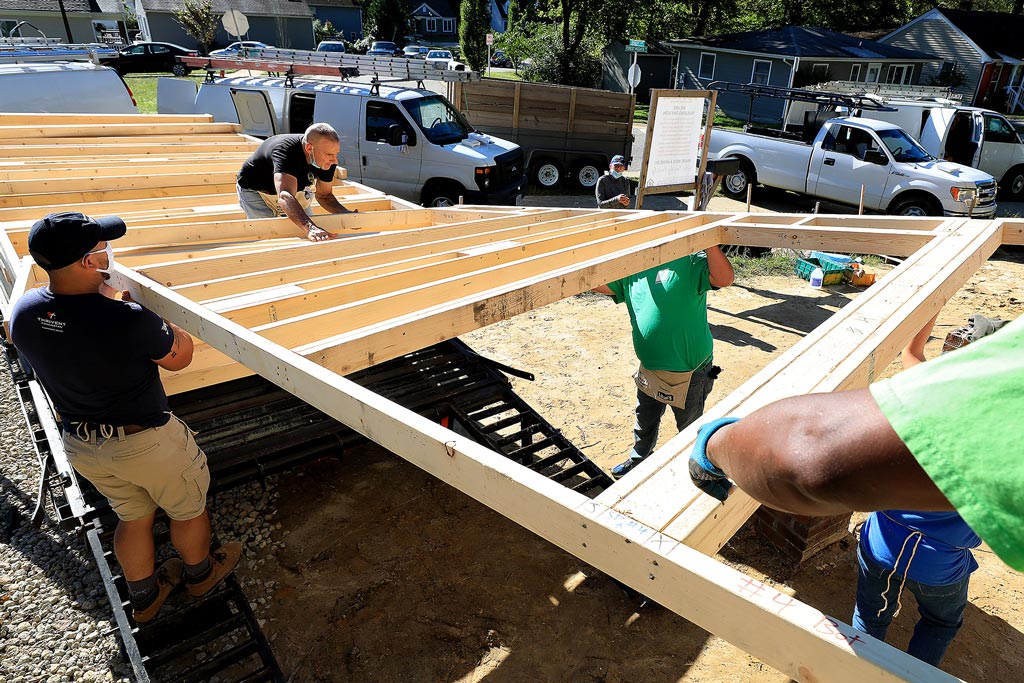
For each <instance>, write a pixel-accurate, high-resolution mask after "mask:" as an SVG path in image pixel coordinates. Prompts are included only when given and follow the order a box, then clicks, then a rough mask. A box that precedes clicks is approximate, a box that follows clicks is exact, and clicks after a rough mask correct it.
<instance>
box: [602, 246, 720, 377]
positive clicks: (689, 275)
mask: <svg viewBox="0 0 1024 683" xmlns="http://www.w3.org/2000/svg"><path fill="white" fill-rule="evenodd" d="M608 287H609V289H611V290H612V292H614V300H615V303H617V304H621V303H625V304H626V308H627V309H628V310H629V321H630V323H632V325H633V349H634V350H635V351H636V357H637V358H639V359H640V362H641V363H643V364H644V367H646V368H648V369H650V370H672V371H675V372H685V371H687V370H693V369H695V368H698V367H700V366H701V364H703V363H704V362H705V361H708V360H710V359H711V349H712V340H711V330H710V329H709V328H708V303H707V295H708V290H709V289H711V280H710V275H709V271H708V259H707V256H705V255H704V252H698V253H696V254H690V255H689V256H684V257H682V258H680V259H676V260H675V261H670V262H669V263H666V264H665V265H663V266H657V267H655V268H651V269H650V270H645V271H643V272H642V273H637V274H635V275H630V276H629V277H625V278H622V279H621V280H616V281H615V282H610V283H608Z"/></svg>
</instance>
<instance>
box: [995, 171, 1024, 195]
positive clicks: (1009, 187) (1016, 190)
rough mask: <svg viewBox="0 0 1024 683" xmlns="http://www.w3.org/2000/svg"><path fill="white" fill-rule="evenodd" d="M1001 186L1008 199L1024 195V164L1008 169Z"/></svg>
mask: <svg viewBox="0 0 1024 683" xmlns="http://www.w3.org/2000/svg"><path fill="white" fill-rule="evenodd" d="M1000 187H1001V188H1002V190H1003V193H1004V194H1006V197H1007V199H1015V200H1019V199H1021V198H1022V197H1024V166H1014V167H1013V168H1011V169H1010V170H1009V171H1007V172H1006V175H1004V176H1003V182H1002V183H1000Z"/></svg>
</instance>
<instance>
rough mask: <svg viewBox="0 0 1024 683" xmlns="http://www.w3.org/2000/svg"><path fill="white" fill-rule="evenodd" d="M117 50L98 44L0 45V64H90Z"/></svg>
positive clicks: (111, 54) (112, 54)
mask: <svg viewBox="0 0 1024 683" xmlns="http://www.w3.org/2000/svg"><path fill="white" fill-rule="evenodd" d="M116 54H117V50H115V49H114V48H112V47H110V46H109V45H102V44H100V43H58V44H53V43H47V44H41V43H35V44H17V43H15V44H8V43H0V64H11V63H15V62H19V63H20V62H72V61H75V62H82V61H85V62H92V63H94V64H99V63H100V60H99V58H100V56H114V55H116Z"/></svg>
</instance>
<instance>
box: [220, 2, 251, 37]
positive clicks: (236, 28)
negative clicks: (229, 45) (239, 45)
mask: <svg viewBox="0 0 1024 683" xmlns="http://www.w3.org/2000/svg"><path fill="white" fill-rule="evenodd" d="M220 23H221V25H222V26H223V27H224V30H225V31H227V32H228V34H230V35H232V36H234V37H236V38H238V39H239V40H242V36H244V35H246V34H247V33H249V20H248V19H246V17H245V15H244V14H242V13H241V12H239V11H238V10H236V9H229V10H228V11H227V12H225V13H224V16H223V17H221V20H220Z"/></svg>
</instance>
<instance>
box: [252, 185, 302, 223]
mask: <svg viewBox="0 0 1024 683" xmlns="http://www.w3.org/2000/svg"><path fill="white" fill-rule="evenodd" d="M311 187H313V186H312V185H310V186H309V187H303V188H299V190H298V191H297V192H296V193H295V194H293V195H292V196H293V197H295V201H297V202H298V203H299V206H301V207H302V208H303V210H308V209H309V205H310V203H311V202H312V200H313V192H312V191H311V190H310V188H311ZM256 192H257V193H259V195H260V198H261V199H263V203H264V204H266V205H267V208H269V209H270V210H271V211H273V212H274V215H276V216H283V215H285V213H284V211H282V210H281V207H280V206H278V204H277V195H276V194H267V193H266V192H260V191H259V190H256Z"/></svg>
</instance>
